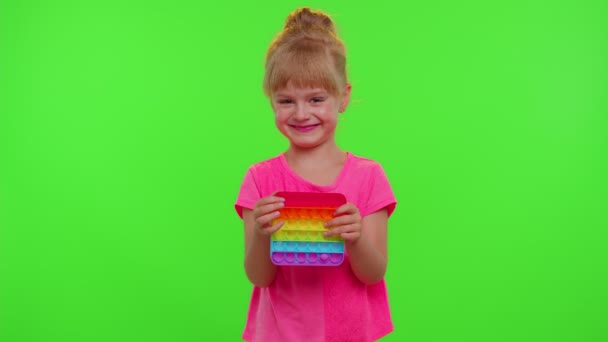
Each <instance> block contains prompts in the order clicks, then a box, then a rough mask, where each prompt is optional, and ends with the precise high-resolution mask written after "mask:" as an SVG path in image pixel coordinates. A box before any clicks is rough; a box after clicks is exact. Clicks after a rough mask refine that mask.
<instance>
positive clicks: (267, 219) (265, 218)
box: [255, 211, 280, 228]
mask: <svg viewBox="0 0 608 342" xmlns="http://www.w3.org/2000/svg"><path fill="white" fill-rule="evenodd" d="M279 216H280V213H279V212H278V211H274V212H271V213H269V214H266V215H262V216H260V217H258V218H256V220H255V221H256V222H257V224H258V225H259V226H260V227H263V228H265V227H267V226H268V225H269V224H271V223H272V221H273V220H274V219H276V218H278V217H279Z"/></svg>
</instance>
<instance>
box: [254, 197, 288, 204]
mask: <svg viewBox="0 0 608 342" xmlns="http://www.w3.org/2000/svg"><path fill="white" fill-rule="evenodd" d="M278 202H285V198H283V197H278V196H274V195H270V196H267V197H263V198H261V199H260V200H259V201H258V202H257V203H256V206H259V207H260V206H264V205H267V204H272V203H278Z"/></svg>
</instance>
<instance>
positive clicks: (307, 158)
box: [285, 143, 346, 165]
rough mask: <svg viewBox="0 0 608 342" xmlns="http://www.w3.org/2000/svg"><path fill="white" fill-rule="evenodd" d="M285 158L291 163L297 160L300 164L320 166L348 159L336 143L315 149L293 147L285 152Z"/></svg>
mask: <svg viewBox="0 0 608 342" xmlns="http://www.w3.org/2000/svg"><path fill="white" fill-rule="evenodd" d="M285 158H286V159H287V161H288V162H290V163H293V162H294V161H296V160H297V161H298V163H300V162H314V163H315V164H317V165H318V164H326V163H335V162H336V161H343V160H344V159H345V158H346V153H345V152H344V151H342V150H341V149H340V148H339V147H338V145H336V144H335V143H334V144H323V145H320V146H317V147H314V148H299V147H297V146H293V145H291V146H289V149H288V150H287V152H285Z"/></svg>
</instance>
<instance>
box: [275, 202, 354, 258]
mask: <svg viewBox="0 0 608 342" xmlns="http://www.w3.org/2000/svg"><path fill="white" fill-rule="evenodd" d="M275 196H279V197H283V198H285V206H284V207H283V208H282V209H281V210H280V216H279V218H277V219H275V220H274V221H273V224H275V223H276V222H277V221H283V222H284V224H283V226H282V227H281V228H280V229H279V230H277V231H276V232H274V233H273V234H272V236H271V241H270V257H271V259H272V262H273V263H274V264H276V265H290V266H313V265H314V266H338V265H340V264H341V263H342V261H344V240H343V239H342V237H340V236H339V235H337V236H330V237H325V236H323V233H324V232H325V231H327V228H325V226H324V224H325V222H327V221H329V220H331V219H332V218H333V213H334V211H335V210H336V209H337V208H338V207H340V206H341V205H343V204H345V203H346V197H344V195H342V194H338V193H312V192H279V193H277V194H276V195H275Z"/></svg>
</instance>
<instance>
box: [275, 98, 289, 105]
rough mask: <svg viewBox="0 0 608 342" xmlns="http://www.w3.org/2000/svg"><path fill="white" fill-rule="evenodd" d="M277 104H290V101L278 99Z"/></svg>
mask: <svg viewBox="0 0 608 342" xmlns="http://www.w3.org/2000/svg"><path fill="white" fill-rule="evenodd" d="M277 102H278V103H279V104H290V103H292V101H291V100H290V99H280V100H278V101H277Z"/></svg>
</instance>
